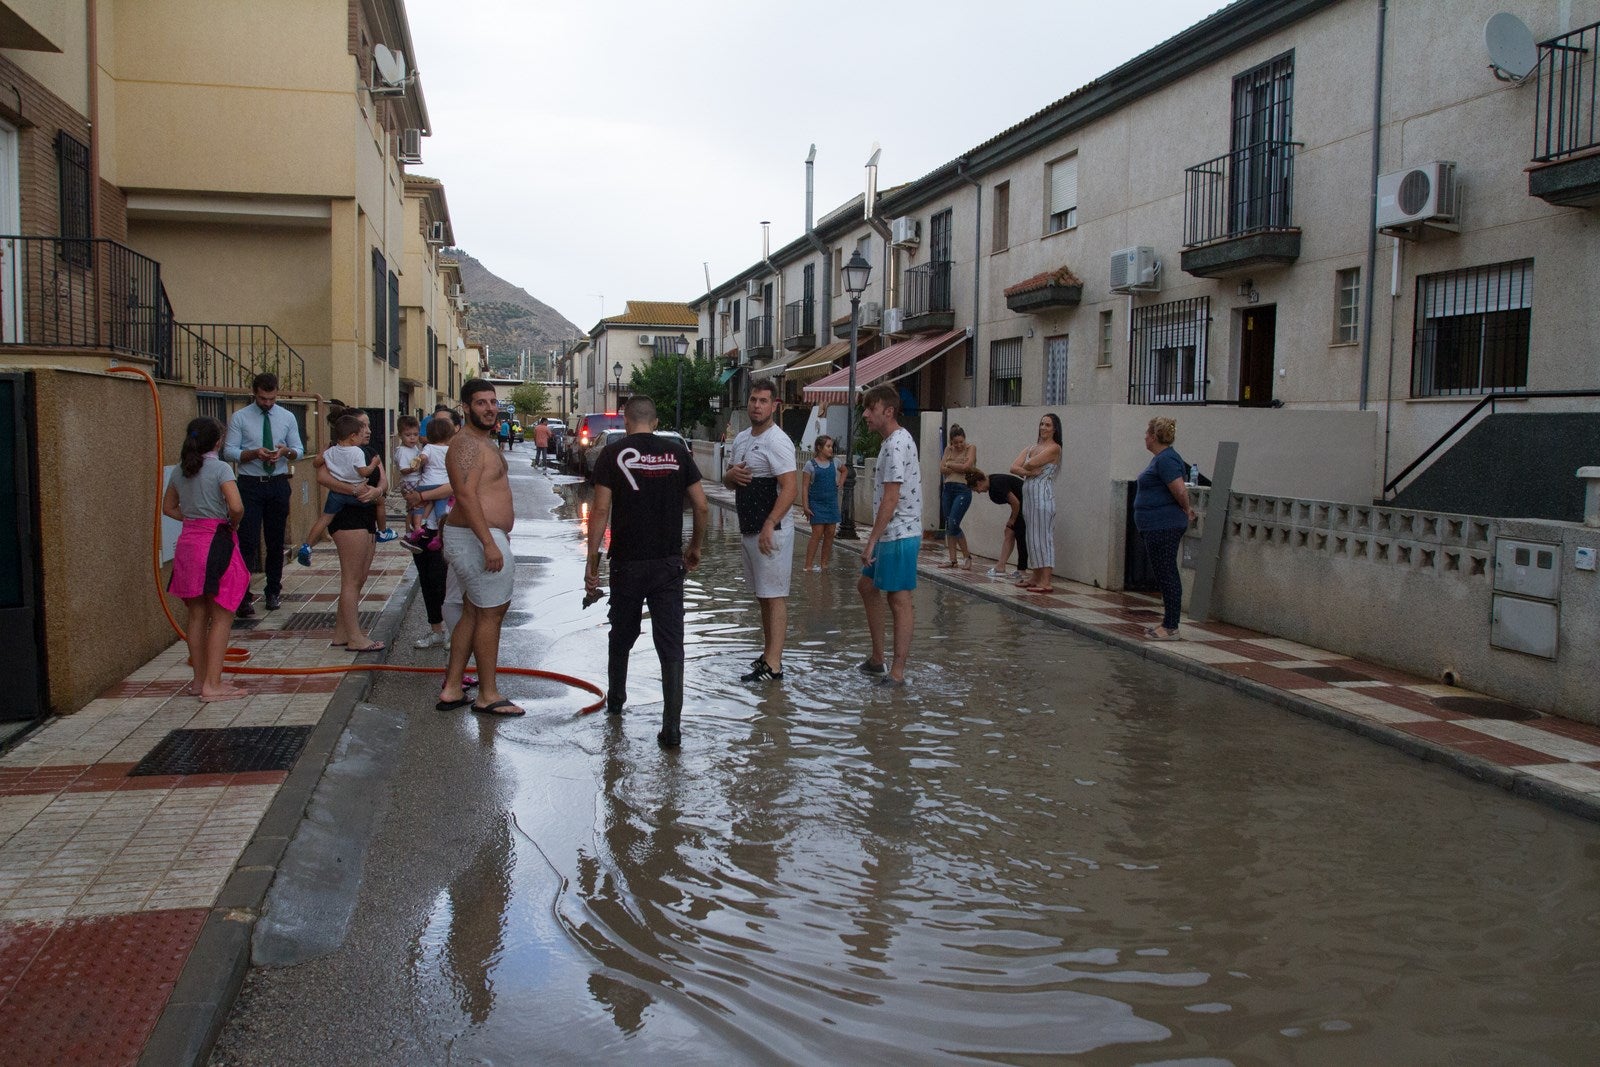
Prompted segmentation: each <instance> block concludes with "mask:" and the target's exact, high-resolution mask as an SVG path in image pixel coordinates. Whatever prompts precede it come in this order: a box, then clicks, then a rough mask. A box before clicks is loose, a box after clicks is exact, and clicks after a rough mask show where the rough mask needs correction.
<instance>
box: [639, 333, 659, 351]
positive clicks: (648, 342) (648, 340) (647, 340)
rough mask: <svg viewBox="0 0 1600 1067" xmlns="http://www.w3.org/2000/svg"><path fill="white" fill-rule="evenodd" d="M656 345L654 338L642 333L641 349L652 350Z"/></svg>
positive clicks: (640, 338)
mask: <svg viewBox="0 0 1600 1067" xmlns="http://www.w3.org/2000/svg"><path fill="white" fill-rule="evenodd" d="M655 343H656V339H655V338H654V337H651V336H650V335H649V334H647V333H641V334H640V335H639V347H640V348H650V347H652V346H654V345H655Z"/></svg>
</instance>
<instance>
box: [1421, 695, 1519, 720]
mask: <svg viewBox="0 0 1600 1067" xmlns="http://www.w3.org/2000/svg"><path fill="white" fill-rule="evenodd" d="M1433 703H1434V706H1435V707H1438V708H1443V709H1444V710H1445V711H1454V712H1457V713H1459V714H1462V715H1475V716H1477V717H1478V718H1480V719H1512V720H1515V721H1517V722H1522V721H1525V720H1527V719H1537V718H1538V717H1539V713H1538V712H1537V711H1534V710H1533V709H1532V708H1524V707H1519V706H1518V705H1516V704H1508V703H1506V702H1505V701H1504V700H1496V699H1494V698H1493V697H1434V698H1433Z"/></svg>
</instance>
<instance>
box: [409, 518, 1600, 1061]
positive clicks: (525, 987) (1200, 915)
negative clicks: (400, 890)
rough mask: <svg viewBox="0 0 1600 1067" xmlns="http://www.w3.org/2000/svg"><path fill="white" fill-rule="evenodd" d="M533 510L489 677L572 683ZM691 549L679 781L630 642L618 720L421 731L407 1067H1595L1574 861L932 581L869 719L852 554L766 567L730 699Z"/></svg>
mask: <svg viewBox="0 0 1600 1067" xmlns="http://www.w3.org/2000/svg"><path fill="white" fill-rule="evenodd" d="M563 493H564V496H565V499H566V500H567V504H566V506H564V507H563V508H561V509H560V510H558V511H557V512H556V513H555V515H554V518H553V519H552V520H550V521H549V522H546V523H540V524H533V528H531V529H529V530H526V531H524V530H523V529H522V528H521V527H519V535H521V536H523V537H526V538H528V540H527V541H526V542H524V547H519V549H518V551H519V553H521V552H523V551H524V548H525V549H526V551H527V552H529V553H532V552H537V553H538V554H539V555H540V557H541V563H540V566H541V567H542V571H541V573H542V574H543V575H544V577H543V578H541V579H540V580H539V581H537V582H536V581H530V582H524V583H523V584H522V586H521V591H520V592H519V600H518V602H517V604H516V605H514V606H515V608H516V609H517V610H516V611H515V612H514V613H513V617H512V623H513V628H512V630H510V631H508V643H514V641H515V640H517V638H516V637H515V634H516V632H517V629H518V628H519V627H520V628H522V630H523V636H522V639H523V640H526V641H528V642H531V643H530V644H529V645H528V647H529V648H534V647H537V648H538V650H539V651H538V655H539V656H540V657H541V660H542V662H540V663H539V665H540V666H545V667H547V668H549V669H552V670H557V671H568V672H571V673H576V674H582V675H584V676H585V677H590V678H595V679H599V680H602V681H603V679H604V677H605V666H604V658H605V651H604V650H605V644H604V641H605V628H604V625H603V623H604V619H603V612H604V610H605V608H604V605H601V606H598V607H595V608H591V609H589V610H588V611H587V612H585V611H584V610H582V609H581V608H580V607H579V606H578V595H577V593H576V592H575V591H574V590H575V589H576V585H577V578H576V575H577V574H578V573H579V571H580V570H581V547H580V541H579V537H580V531H581V513H582V504H583V502H584V500H585V499H586V497H585V493H584V491H583V490H581V489H579V488H568V489H564V490H563ZM713 522H714V525H715V529H714V531H713V536H712V538H711V545H710V550H709V552H708V555H707V561H706V564H705V566H704V567H703V568H702V569H701V570H700V571H699V572H698V573H697V574H695V575H693V576H692V578H691V588H690V594H689V605H688V628H689V634H690V637H689V648H688V660H689V662H688V667H687V670H686V678H687V686H688V694H687V698H686V703H685V711H684V720H683V736H684V744H683V748H682V750H681V751H680V752H678V753H675V754H663V753H662V752H660V751H659V750H658V749H657V748H656V746H655V743H654V734H655V729H656V726H657V721H656V719H657V716H658V715H659V712H660V700H659V688H658V686H657V680H658V672H657V669H656V666H655V660H654V653H653V651H651V649H650V646H649V630H648V626H647V628H646V632H645V636H643V637H642V638H641V639H640V642H639V647H638V649H637V650H636V653H635V657H634V660H633V664H634V666H633V673H632V682H631V685H630V693H632V694H633V695H634V697H635V699H634V701H633V703H632V704H631V705H630V708H629V710H628V712H627V714H626V715H625V716H623V717H622V718H621V719H620V720H618V719H615V718H611V719H608V718H607V717H606V716H605V715H604V713H603V712H602V713H600V714H597V715H592V716H588V717H585V718H582V719H579V718H577V717H575V716H573V715H572V714H571V709H572V708H573V707H574V706H575V705H576V703H578V701H575V700H574V698H573V696H572V695H571V693H570V691H563V690H560V689H558V688H555V687H551V688H534V689H524V690H521V691H520V692H521V693H523V694H526V695H530V696H532V697H533V698H534V699H532V700H531V701H530V702H529V703H530V707H532V708H533V709H534V712H533V714H530V715H529V716H528V718H527V719H525V720H521V721H518V722H514V723H512V722H501V723H495V724H493V725H492V728H491V727H486V726H485V725H484V724H483V723H482V722H481V721H478V720H472V719H463V720H456V719H453V718H452V719H450V720H448V721H447V722H444V723H443V724H442V725H440V724H438V722H437V721H436V720H430V722H433V723H434V728H435V729H437V730H438V731H439V735H438V738H436V739H435V740H434V741H433V742H431V744H432V745H433V746H434V748H435V749H436V750H437V751H443V750H444V746H445V745H447V744H461V743H462V741H463V739H466V743H467V744H468V745H469V746H478V747H480V748H482V749H483V750H485V751H487V752H488V757H487V758H488V764H487V766H489V767H490V768H491V769H490V770H489V771H488V772H487V773H488V774H489V776H490V778H491V780H492V784H490V785H487V786H480V787H473V788H472V789H468V790H466V795H465V796H463V797H459V798H458V799H457V802H459V803H462V804H472V803H474V802H475V800H474V798H475V797H476V798H478V799H481V800H484V801H485V805H484V810H485V811H489V812H490V815H489V816H487V817H485V818H484V819H483V820H481V822H480V830H479V831H478V832H476V834H475V836H474V837H473V839H472V844H471V847H470V848H467V849H464V850H462V851H461V852H460V853H459V854H458V855H456V856H454V863H453V865H452V867H451V870H450V873H449V875H448V877H441V878H440V880H439V881H438V883H437V884H431V885H430V884H427V878H428V877H429V875H428V873H427V872H428V870H429V869H430V868H429V867H428V865H426V864H422V865H418V866H416V867H413V869H412V878H413V880H416V881H420V882H422V883H423V884H422V885H420V886H414V887H413V888H414V889H415V890H416V892H417V894H418V897H419V899H422V900H424V901H425V903H424V904H423V906H422V907H421V910H420V912H419V914H418V915H417V916H416V921H415V923H414V925H408V924H407V923H405V922H402V923H401V925H400V928H399V934H398V935H396V936H399V937H401V939H402V940H404V941H405V942H406V943H405V947H404V951H403V953H402V957H401V958H403V960H404V968H405V972H406V973H405V974H404V976H403V978H402V979H400V981H401V984H402V985H403V986H404V988H405V991H406V992H405V996H406V998H407V999H408V1000H409V1001H410V1003H411V1005H412V1008H411V1009H410V1011H411V1013H412V1018H411V1022H410V1026H411V1028H412V1032H413V1033H414V1034H415V1037H414V1038H412V1039H408V1040H414V1041H415V1043H416V1047H417V1048H419V1049H422V1050H425V1054H424V1055H423V1057H422V1058H424V1059H426V1058H430V1057H436V1058H437V1059H438V1060H440V1061H443V1059H446V1058H448V1059H449V1061H450V1062H452V1063H507V1064H509V1063H527V1062H551V1063H556V1062H606V1061H609V1062H646V1063H650V1064H652V1065H658V1064H678V1063H797V1064H814V1063H822V1062H829V1063H915V1064H924V1063H941V1062H952V1063H953V1062H983V1063H1018V1064H1033V1063H1056V1062H1083V1063H1096V1064H1099V1063H1104V1064H1130V1065H1131V1064H1164V1063H1174V1064H1175V1063H1183V1064H1281V1063H1294V1064H1330V1065H1333V1064H1338V1065H1346V1064H1374V1063H1383V1064H1440V1063H1462V1064H1469V1063H1470V1064H1539V1063H1548V1064H1577V1063H1593V1062H1595V1061H1596V1059H1597V1057H1600V1051H1597V1050H1600V1025H1597V1021H1596V1020H1597V1018H1600V1008H1597V1004H1600V827H1596V826H1594V825H1592V824H1589V823H1586V822H1583V821H1580V820H1578V819H1575V818H1572V817H1569V816H1566V815H1563V814H1561V813H1559V812H1555V811H1552V810H1549V809H1546V808H1543V807H1541V806H1538V805H1536V804H1534V803H1531V802H1528V801H1525V800H1521V799H1517V798H1514V797H1512V796H1510V795H1508V794H1506V793H1504V792H1501V791H1500V790H1498V789H1495V788H1493V787H1489V786H1485V785H1482V784H1478V783H1475V782H1472V781H1469V780H1468V779H1466V778H1465V777H1463V776H1461V775H1459V774H1457V773H1455V772H1452V771H1449V770H1445V769H1441V768H1438V767H1434V766H1431V765H1428V764H1424V763H1421V762H1418V761H1416V760H1414V759H1412V758H1410V757H1407V756H1404V755H1401V754H1399V753H1396V752H1394V751H1392V750H1389V749H1386V748H1383V747H1381V746H1379V745H1377V744H1375V743H1373V742H1371V741H1367V740H1364V739H1361V738H1359V737H1356V736H1353V735H1350V734H1346V733H1344V732H1342V731H1339V730H1337V729H1333V728H1330V727H1328V726H1324V725H1320V724H1317V723H1314V722H1310V721H1307V720H1303V719H1300V718H1297V717H1296V716H1295V715H1293V714H1292V713H1290V712H1287V711H1284V710H1282V709H1280V708H1276V707H1271V706H1268V705H1266V704H1263V703H1260V702H1258V701H1255V700H1253V699H1250V698H1249V697H1246V696H1244V695H1242V694H1239V693H1237V692H1234V691H1232V690H1229V689H1225V688H1222V687H1219V686H1216V685H1213V684H1209V683H1205V682H1201V681H1198V680H1195V679H1192V678H1189V677H1187V676H1185V675H1182V674H1180V673H1178V672H1176V671H1173V670H1171V669H1168V668H1165V667H1161V666H1156V665H1152V664H1149V663H1146V662H1144V661H1142V660H1140V659H1138V658H1135V657H1133V656H1129V655H1127V654H1124V653H1121V652H1118V651H1116V650H1114V649H1112V648H1110V647H1108V646H1106V645H1103V644H1099V643H1097V642H1094V641H1091V640H1088V639H1085V638H1082V637H1079V636H1077V635H1075V634H1073V633H1070V632H1067V631H1063V630H1059V629H1055V628H1053V627H1050V626H1048V625H1045V624H1042V623H1040V622H1038V621H1037V620H1034V619H1031V618H1028V617H1025V616H1022V615H1019V614H1015V613H1012V612H1009V611H1006V610H1003V609H1001V608H999V607H996V606H994V605H991V604H988V603H985V602H983V601H980V600H978V599H976V598H974V597H972V596H970V595H968V594H965V593H962V592H958V591H955V590H950V589H945V588H942V587H939V586H936V585H932V584H929V583H926V582H925V583H924V584H923V585H922V587H921V588H919V589H918V590H917V593H916V611H917V633H916V642H915V647H914V650H913V664H912V668H911V671H910V683H911V684H910V685H909V686H908V687H907V688H906V689H904V690H893V689H889V688H885V687H881V686H879V685H876V684H874V681H873V679H872V678H870V677H868V676H866V675H863V674H860V673H858V672H857V671H856V670H855V666H856V664H857V663H858V662H859V661H860V659H861V658H862V649H863V647H864V646H863V622H862V616H861V611H860V606H859V602H858V600H857V597H856V594H855V591H854V580H855V578H854V576H855V570H854V567H853V565H852V564H853V563H854V561H855V557H854V556H852V555H851V554H849V553H847V552H839V553H837V555H836V557H835V559H834V561H833V566H832V568H831V570H829V571H828V572H825V573H822V574H802V573H800V572H799V567H798V566H797V567H796V573H795V576H794V578H795V581H794V595H793V597H792V599H791V606H790V642H789V650H788V652H787V653H786V655H785V661H784V669H785V673H786V678H785V680H784V682H783V683H782V684H776V685H774V684H767V685H757V686H750V685H744V684H741V683H739V682H738V681H737V677H738V675H739V674H740V673H742V672H743V671H745V670H747V669H748V663H749V661H750V660H751V659H752V658H753V657H754V656H755V655H756V654H757V652H758V650H759V649H758V645H759V629H758V623H757V616H756V614H755V610H754V605H753V602H752V601H751V600H750V599H749V597H748V596H747V595H746V593H745V591H744V588H743V584H742V581H741V579H740V577H739V563H738V548H737V536H736V531H735V529H734V528H733V526H732V523H731V518H730V517H728V516H726V515H724V514H722V513H720V512H719V511H718V509H716V508H713ZM536 538H537V540H535V539H536ZM535 546H536V547H535ZM796 548H797V551H798V552H800V553H803V551H804V538H803V536H802V537H800V538H798V539H797V545H796ZM541 583H542V584H541ZM541 598H542V599H541ZM508 658H509V657H508ZM515 691H516V690H514V692H515ZM446 795H447V794H446ZM496 810H497V811H499V812H500V813H501V814H500V816H495V815H494V814H493V812H494V811H496ZM396 818H397V816H391V817H390V819H389V823H390V824H391V825H389V826H388V827H386V831H385V833H386V834H389V833H397V834H399V835H400V836H401V837H402V838H403V837H404V836H405V832H404V830H403V829H401V828H400V827H398V826H396V825H394V823H395V821H396ZM413 844H414V845H415V843H413ZM418 847H420V846H418ZM380 866H381V864H380ZM391 932H392V931H391ZM391 978H393V976H391ZM380 1058H381V1057H380Z"/></svg>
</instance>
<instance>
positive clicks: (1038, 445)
mask: <svg viewBox="0 0 1600 1067" xmlns="http://www.w3.org/2000/svg"><path fill="white" fill-rule="evenodd" d="M1060 469H1061V416H1059V415H1057V414H1055V413H1054V412H1052V413H1050V414H1048V415H1045V416H1044V417H1043V418H1041V419H1040V420H1039V439H1038V440H1037V441H1035V442H1034V443H1033V444H1031V445H1029V446H1028V447H1027V448H1025V449H1023V450H1022V452H1021V454H1020V455H1018V456H1017V461H1016V462H1015V463H1013V464H1012V465H1011V473H1012V474H1014V475H1016V476H1017V477H1018V478H1021V479H1022V517H1023V521H1024V522H1025V524H1026V525H1027V528H1028V530H1027V536H1028V560H1029V562H1030V563H1032V564H1033V582H1032V584H1030V585H1028V586H1027V587H1026V588H1027V591H1028V592H1030V593H1049V592H1053V591H1054V589H1055V587H1054V586H1053V585H1051V582H1052V580H1053V574H1054V571H1055V566H1056V531H1055V523H1056V486H1055V479H1056V471H1058V470H1060Z"/></svg>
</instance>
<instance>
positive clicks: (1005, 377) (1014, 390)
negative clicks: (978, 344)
mask: <svg viewBox="0 0 1600 1067" xmlns="http://www.w3.org/2000/svg"><path fill="white" fill-rule="evenodd" d="M989 403H990V404H994V405H1004V404H1020V403H1022V338H1020V337H1008V338H1006V339H1005V340H1003V341H991V342H989Z"/></svg>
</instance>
